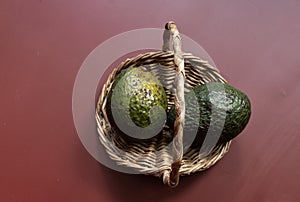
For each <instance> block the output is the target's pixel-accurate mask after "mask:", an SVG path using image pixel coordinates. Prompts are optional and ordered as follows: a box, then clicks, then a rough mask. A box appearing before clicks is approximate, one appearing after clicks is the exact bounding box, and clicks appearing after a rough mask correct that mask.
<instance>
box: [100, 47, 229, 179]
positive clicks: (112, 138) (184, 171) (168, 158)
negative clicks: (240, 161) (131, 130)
mask: <svg viewBox="0 0 300 202" xmlns="http://www.w3.org/2000/svg"><path fill="white" fill-rule="evenodd" d="M183 58H184V71H185V83H184V91H185V92H189V91H190V90H191V89H192V88H193V87H194V86H196V85H199V84H205V83H208V82H211V81H217V82H223V83H225V82H226V81H225V79H224V78H223V77H222V76H221V75H220V73H219V71H218V70H217V69H216V68H215V67H213V66H211V65H210V64H208V62H206V61H203V60H201V59H200V58H198V57H195V56H193V55H192V54H190V53H183ZM127 68H143V69H145V70H147V71H149V72H151V73H152V74H153V75H154V76H156V77H157V78H158V79H159V81H160V82H161V83H162V84H163V86H164V87H165V90H166V93H167V97H168V108H170V106H171V105H173V104H174V90H173V89H174V88H175V86H174V80H175V72H176V64H175V62H174V52H172V51H158V52H149V53H146V54H140V55H137V56H135V57H133V58H130V59H127V60H126V61H124V62H122V63H121V64H120V65H119V66H117V67H116V68H115V69H114V70H113V71H112V73H111V74H110V75H109V77H108V79H107V81H106V83H105V84H104V86H103V88H102V92H101V94H100V96H99V99H98V103H97V108H96V122H97V129H98V134H99V139H100V141H101V143H102V144H103V146H104V147H105V149H106V151H107V153H108V155H109V157H110V158H111V159H112V160H114V161H115V162H116V163H117V164H119V165H122V166H126V167H128V168H132V169H134V170H136V171H137V172H139V173H143V174H150V175H154V176H162V177H163V181H164V183H167V182H166V181H168V179H167V177H168V175H169V174H170V172H171V170H172V167H171V165H172V163H173V157H172V155H170V154H171V153H172V151H171V150H172V148H171V146H170V142H171V141H172V138H173V134H171V133H170V129H169V128H168V126H165V127H164V129H163V130H162V131H161V134H159V135H157V136H155V137H153V138H151V139H150V141H132V140H129V139H126V138H124V137H123V136H122V135H119V134H118V132H117V131H116V130H115V129H114V127H113V124H112V123H110V121H109V118H108V116H107V112H106V110H107V98H108V94H109V92H110V91H111V88H112V84H113V82H114V80H115V78H116V77H117V75H118V74H119V73H120V72H121V71H122V70H124V69H127ZM230 143H231V142H227V143H224V144H220V145H217V146H215V147H214V149H213V150H212V151H211V152H210V153H209V155H207V156H205V157H203V156H201V155H199V150H200V148H193V149H191V148H190V149H187V151H184V153H183V157H182V161H181V167H180V169H179V175H181V176H183V175H189V174H192V173H195V172H198V171H202V170H205V169H208V168H209V167H211V166H212V165H214V164H215V163H216V162H217V161H218V160H220V159H221V158H222V157H223V156H224V154H225V153H226V152H227V151H228V150H229V147H230Z"/></svg>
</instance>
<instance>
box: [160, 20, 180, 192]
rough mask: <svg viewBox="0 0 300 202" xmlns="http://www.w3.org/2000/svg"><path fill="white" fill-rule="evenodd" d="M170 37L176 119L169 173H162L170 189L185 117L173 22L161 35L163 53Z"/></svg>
mask: <svg viewBox="0 0 300 202" xmlns="http://www.w3.org/2000/svg"><path fill="white" fill-rule="evenodd" d="M170 37H172V38H171V42H172V45H173V50H174V63H175V65H176V75H175V85H176V93H175V100H174V102H175V109H176V119H175V123H174V139H173V147H172V157H173V163H172V165H171V171H169V172H167V171H166V172H164V173H163V181H164V183H165V184H167V185H169V186H170V187H175V186H177V185H178V183H179V169H180V167H181V161H182V157H183V143H182V139H183V125H184V116H185V101H184V78H185V72H184V58H183V53H182V51H181V37H180V35H179V31H178V29H177V26H176V25H175V23H174V22H172V21H171V22H168V23H167V24H166V26H165V31H164V34H163V42H164V43H163V51H169V50H170Z"/></svg>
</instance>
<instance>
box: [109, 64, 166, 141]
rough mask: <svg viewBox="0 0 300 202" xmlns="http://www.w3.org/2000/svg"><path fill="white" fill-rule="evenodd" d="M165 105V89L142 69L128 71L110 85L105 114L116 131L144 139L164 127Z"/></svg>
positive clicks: (124, 71)
mask: <svg viewBox="0 0 300 202" xmlns="http://www.w3.org/2000/svg"><path fill="white" fill-rule="evenodd" d="M167 105H168V100H167V96H166V93H165V90H164V88H163V86H162V84H161V83H160V82H159V80H158V79H157V78H156V77H155V76H154V75H153V74H151V73H150V72H146V71H144V70H142V69H141V68H129V69H125V70H123V71H122V72H121V73H120V74H119V75H118V76H117V77H116V79H115V82H114V83H113V86H112V90H111V91H110V93H109V95H108V100H107V109H108V110H107V114H108V118H109V120H110V122H112V123H113V125H114V126H115V127H116V128H117V129H118V130H119V132H122V133H125V134H126V135H129V136H131V137H134V138H139V139H147V138H150V137H152V136H155V135H156V134H158V133H159V132H160V131H161V130H162V128H163V127H164V125H165V122H166V110H167Z"/></svg>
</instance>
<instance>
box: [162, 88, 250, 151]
mask: <svg viewBox="0 0 300 202" xmlns="http://www.w3.org/2000/svg"><path fill="white" fill-rule="evenodd" d="M185 102H186V105H185V106H186V112H185V122H184V134H186V135H191V134H192V133H197V134H196V137H195V138H194V140H193V143H192V147H199V146H201V145H202V144H203V141H204V139H205V137H206V136H207V132H208V129H209V128H210V133H209V134H210V135H211V136H214V137H212V138H211V139H216V140H218V142H217V144H220V143H225V142H228V141H230V140H232V139H233V138H235V137H236V136H237V135H238V134H240V133H241V132H242V131H243V130H244V128H245V127H246V125H247V123H248V121H249V119H250V115H251V104H250V100H249V98H248V97H247V95H245V94H244V93H243V92H241V91H240V90H238V89H236V88H234V87H232V86H230V85H228V84H224V83H220V82H210V83H207V84H203V85H198V86H196V87H195V88H194V89H193V90H192V91H191V92H189V93H188V94H187V95H186V96H185ZM212 111H214V114H213V116H212ZM212 117H213V119H212ZM175 118H176V114H175V107H174V106H172V107H171V109H170V110H169V112H168V119H167V124H168V125H169V127H170V128H171V129H172V128H173V127H174V121H175ZM224 119H225V122H224ZM220 133H221V134H220ZM219 137H220V138H219Z"/></svg>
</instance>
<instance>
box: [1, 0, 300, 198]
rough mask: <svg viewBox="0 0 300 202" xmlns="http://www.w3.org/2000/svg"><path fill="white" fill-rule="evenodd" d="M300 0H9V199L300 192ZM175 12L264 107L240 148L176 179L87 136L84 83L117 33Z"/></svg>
mask: <svg viewBox="0 0 300 202" xmlns="http://www.w3.org/2000/svg"><path fill="white" fill-rule="evenodd" d="M299 10H300V2H299V1H297V0H294V1H292V0H287V1H284V0H282V1H279V0H277V1H275V0H274V1H260V0H248V1H238V0H232V1H229V0H220V1H216V0H213V1H196V0H195V1H188V0H187V1H181V2H179V1H178V2H175V1H167V0H166V1H116V0H115V1H109V0H106V1H104V0H101V1H100V0H88V1H79V0H72V1H71V0H69V1H67V0H65V1H59V0H51V1H49V0H27V1H21V0H13V1H12V0H2V1H1V2H0V58H1V60H0V90H1V91H0V92H1V99H0V106H1V111H0V135H1V141H0V160H1V164H0V200H1V201H172V202H176V201H222V202H223V201H251V202H252V201H259V202H260V201H272V202H276V201H279V202H281V201H287V202H296V201H297V202H298V201H300V195H299V187H300V183H299V180H300V172H299V170H300V161H299V155H300V145H299V141H300V137H299V129H300V126H299V120H300V108H299V97H300V80H299V77H300V69H299V68H300V57H299V48H300V26H299V19H300V12H299ZM169 20H174V21H175V22H176V23H177V25H178V26H179V28H180V30H181V32H182V33H184V34H186V35H187V36H189V37H191V38H193V39H194V40H195V41H196V42H198V43H199V44H201V45H202V46H203V47H204V48H205V49H206V50H207V51H208V53H209V54H210V56H211V57H212V58H213V59H214V61H215V62H216V65H217V67H218V68H219V69H220V70H221V72H222V74H223V75H224V76H225V77H226V79H227V80H228V81H229V82H230V83H231V85H233V86H235V87H237V88H239V89H241V90H243V91H244V92H246V93H247V94H248V96H249V97H250V99H251V101H252V108H253V115H252V117H251V120H250V123H249V125H248V127H247V128H246V130H245V131H244V132H243V134H242V135H241V136H239V137H238V138H237V139H236V140H235V141H234V143H233V144H232V147H231V149H230V151H229V153H228V154H227V155H226V156H225V157H224V158H223V159H222V160H221V161H220V162H219V163H218V164H216V165H215V166H214V167H212V168H210V169H209V170H208V171H205V172H203V173H198V174H195V175H193V176H189V177H184V178H182V179H181V182H180V185H179V187H178V188H176V189H169V188H167V187H164V186H163V185H162V182H161V181H160V180H158V179H157V178H154V177H149V176H140V175H127V174H122V173H117V172H115V171H112V170H110V169H108V168H106V167H104V166H102V165H101V164H99V163H98V162H97V161H95V160H94V159H93V158H92V157H91V156H90V155H89V154H88V152H87V151H86V150H85V149H84V147H83V146H82V144H81V142H80V140H79V138H78V136H77V134H76V130H75V127H74V124H73V119H72V105H71V104H72V88H73V84H74V81H75V77H76V74H77V72H78V70H79V68H80V66H81V64H82V62H83V60H84V59H85V58H86V57H87V55H88V54H89V53H90V52H91V51H92V50H93V49H94V48H95V47H96V46H98V45H99V44H100V43H101V42H103V41H105V40H106V39H109V38H110V37H112V36H114V35H116V34H119V33H122V32H124V31H128V30H131V29H136V28H148V27H156V28H162V27H163V26H164V24H165V22H167V21H169Z"/></svg>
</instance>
